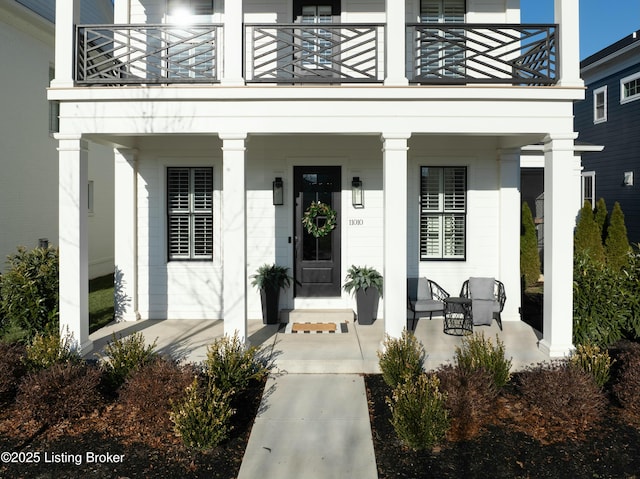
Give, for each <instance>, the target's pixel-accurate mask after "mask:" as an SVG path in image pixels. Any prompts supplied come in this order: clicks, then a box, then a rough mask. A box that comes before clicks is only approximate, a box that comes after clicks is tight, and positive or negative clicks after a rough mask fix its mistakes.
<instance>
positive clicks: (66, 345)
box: [26, 328, 80, 371]
mask: <svg viewBox="0 0 640 479" xmlns="http://www.w3.org/2000/svg"><path fill="white" fill-rule="evenodd" d="M78 361H80V355H79V354H78V353H77V352H76V351H74V350H73V349H72V348H71V337H70V336H68V335H66V336H64V337H63V338H61V337H60V333H59V332H58V330H57V329H55V330H51V329H50V328H48V330H47V331H45V332H43V333H36V334H35V336H34V337H33V339H32V340H31V342H30V343H29V345H28V346H27V348H26V365H27V367H28V368H29V370H31V371H38V370H40V369H46V368H49V367H51V366H53V365H54V364H58V363H66V362H78Z"/></svg>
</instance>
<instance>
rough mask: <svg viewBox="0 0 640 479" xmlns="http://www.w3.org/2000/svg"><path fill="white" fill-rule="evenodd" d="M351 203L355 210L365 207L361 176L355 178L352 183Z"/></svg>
mask: <svg viewBox="0 0 640 479" xmlns="http://www.w3.org/2000/svg"><path fill="white" fill-rule="evenodd" d="M351 203H352V204H353V207H354V208H363V207H364V191H363V190H362V181H360V177H359V176H354V177H353V180H352V181H351Z"/></svg>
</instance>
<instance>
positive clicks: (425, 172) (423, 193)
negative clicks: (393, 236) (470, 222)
mask: <svg viewBox="0 0 640 479" xmlns="http://www.w3.org/2000/svg"><path fill="white" fill-rule="evenodd" d="M466 223H467V169H466V168H465V167H463V166H453V167H431V166H423V167H421V168H420V260H421V261H425V260H432V259H465V249H466Z"/></svg>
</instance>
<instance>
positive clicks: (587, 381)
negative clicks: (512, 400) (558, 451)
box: [519, 361, 607, 442]
mask: <svg viewBox="0 0 640 479" xmlns="http://www.w3.org/2000/svg"><path fill="white" fill-rule="evenodd" d="M519 390H520V392H521V393H522V397H523V399H524V401H525V410H527V411H528V413H529V414H531V415H532V416H533V417H532V420H531V421H530V426H529V427H527V429H526V430H525V431H524V432H526V433H528V434H532V435H533V436H534V437H536V438H538V439H539V440H542V441H546V442H560V441H563V440H565V439H567V438H573V437H580V436H582V435H583V434H584V433H585V432H586V431H587V430H588V429H589V428H590V427H592V426H594V425H595V424H596V423H597V422H598V421H599V420H600V419H601V418H602V415H603V413H604V409H605V405H606V402H607V399H606V396H605V394H604V392H603V391H602V390H601V389H600V388H599V387H598V386H597V385H596V383H595V381H594V380H593V378H592V377H591V375H590V374H588V373H586V372H585V371H583V370H582V369H581V368H575V367H571V366H569V363H568V362H567V361H554V362H551V363H546V364H541V365H538V366H535V367H531V368H529V369H527V370H526V371H524V372H522V373H521V374H520V375H519Z"/></svg>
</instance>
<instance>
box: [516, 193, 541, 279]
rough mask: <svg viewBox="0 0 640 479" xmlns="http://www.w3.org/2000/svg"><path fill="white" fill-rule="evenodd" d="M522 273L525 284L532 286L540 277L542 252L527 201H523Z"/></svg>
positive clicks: (521, 234)
mask: <svg viewBox="0 0 640 479" xmlns="http://www.w3.org/2000/svg"><path fill="white" fill-rule="evenodd" d="M520 274H521V275H522V276H524V280H525V284H526V285H527V286H531V285H533V284H535V283H537V282H538V279H539V278H540V254H539V252H538V237H537V235H536V225H535V223H534V222H533V216H532V214H531V209H530V208H529V205H528V204H527V202H526V201H525V202H524V203H522V227H521V233H520Z"/></svg>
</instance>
